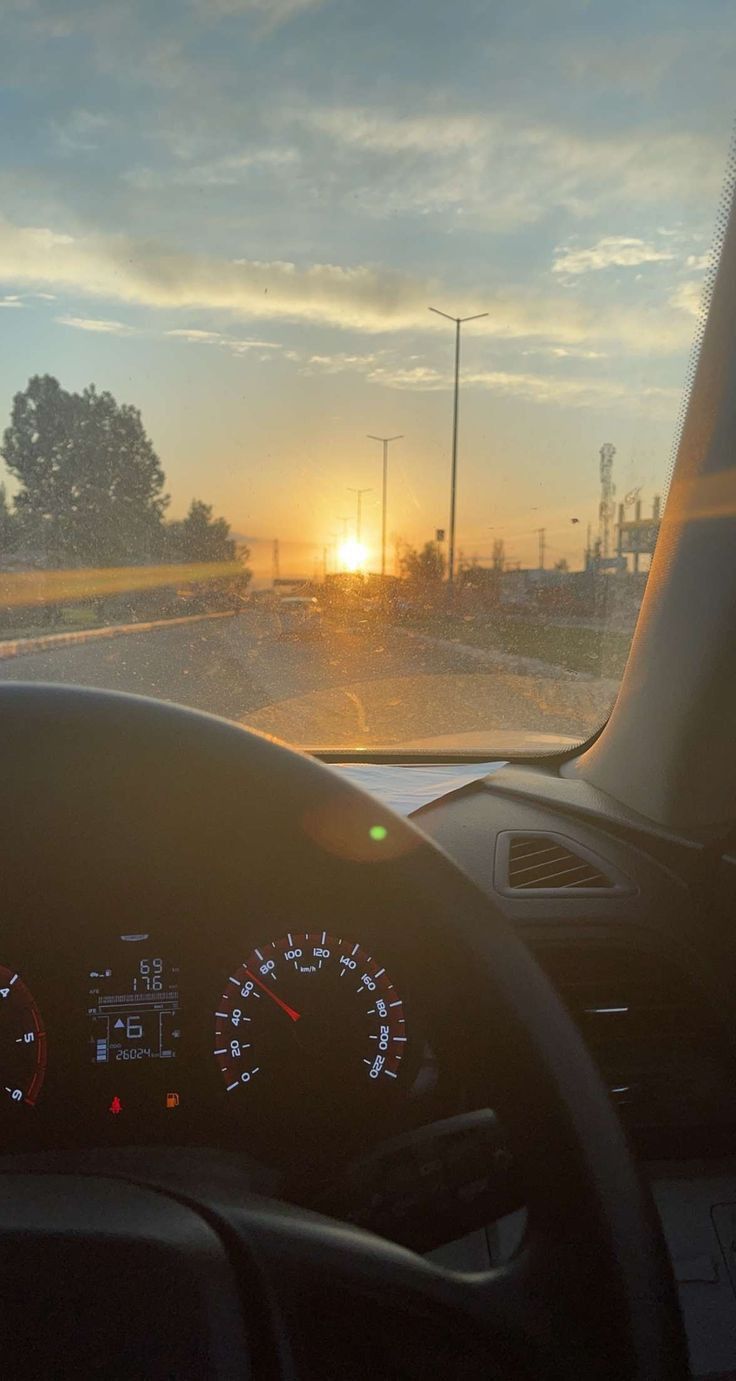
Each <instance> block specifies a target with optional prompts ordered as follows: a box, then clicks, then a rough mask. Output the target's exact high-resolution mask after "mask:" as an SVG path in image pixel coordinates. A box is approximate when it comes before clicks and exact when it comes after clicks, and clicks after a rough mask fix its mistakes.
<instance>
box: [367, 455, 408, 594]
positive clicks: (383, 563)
mask: <svg viewBox="0 0 736 1381" xmlns="http://www.w3.org/2000/svg"><path fill="white" fill-rule="evenodd" d="M402 436H403V433H401V432H400V433H399V434H398V436H373V435H372V433H371V432H368V440H369V441H380V443H381V445H382V446H383V489H382V491H381V493H382V498H381V579H383V577H384V576H385V574H386V492H387V483H388V448H389V444H390V442H392V441H401V440H402Z"/></svg>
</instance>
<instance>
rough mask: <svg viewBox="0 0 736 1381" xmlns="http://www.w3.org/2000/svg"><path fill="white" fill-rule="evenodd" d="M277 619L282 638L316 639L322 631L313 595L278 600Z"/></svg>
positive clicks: (320, 619) (318, 609) (320, 614)
mask: <svg viewBox="0 0 736 1381" xmlns="http://www.w3.org/2000/svg"><path fill="white" fill-rule="evenodd" d="M278 619H279V624H280V634H281V637H284V638H289V637H292V638H299V637H302V638H309V637H316V636H317V634H318V633H320V632H321V629H322V611H321V609H320V607H319V604H318V603H317V600H316V599H315V598H314V596H313V595H288V596H287V597H286V599H280V600H279V604H278Z"/></svg>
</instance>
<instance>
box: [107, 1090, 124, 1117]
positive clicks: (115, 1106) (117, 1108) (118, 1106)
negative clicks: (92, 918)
mask: <svg viewBox="0 0 736 1381" xmlns="http://www.w3.org/2000/svg"><path fill="white" fill-rule="evenodd" d="M107 1111H108V1112H111V1113H112V1114H113V1115H114V1116H115V1117H117V1114H118V1113H119V1112H122V1111H123V1105H122V1103H121V1102H120V1099H119V1098H118V1096H117V1094H115V1097H114V1098H113V1100H112V1103H111V1104H110V1106H109V1108H108V1110H107Z"/></svg>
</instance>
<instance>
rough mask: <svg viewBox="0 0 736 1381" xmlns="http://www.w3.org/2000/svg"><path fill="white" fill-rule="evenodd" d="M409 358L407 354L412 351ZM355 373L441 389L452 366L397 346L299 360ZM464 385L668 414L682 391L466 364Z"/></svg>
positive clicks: (389, 384) (540, 399) (391, 383)
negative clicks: (403, 353) (416, 357)
mask: <svg viewBox="0 0 736 1381" xmlns="http://www.w3.org/2000/svg"><path fill="white" fill-rule="evenodd" d="M410 358H411V357H410ZM315 371H319V372H321V373H326V374H342V373H357V374H360V375H362V376H363V377H364V378H365V379H367V381H368V382H369V383H373V384H382V385H383V386H384V387H386V388H395V389H400V390H402V391H409V392H421V393H439V392H446V391H449V390H450V389H451V388H452V387H453V384H454V376H453V373H452V371H451V370H450V369H438V368H437V367H436V366H433V365H431V364H428V363H419V364H413V365H412V364H406V363H404V362H403V361H402V360H401V358H400V357H399V355H398V353H397V352H393V351H388V350H379V351H376V352H372V353H367V354H363V355H360V354H349V353H347V352H342V351H338V352H337V353H335V354H334V355H311V356H309V357H307V358H306V359H305V360H304V362H303V367H302V373H307V374H310V373H314V372H315ZM463 388H470V389H481V390H483V391H485V392H489V393H496V394H499V395H501V396H503V397H506V398H516V399H520V400H522V401H524V402H529V403H534V404H538V405H547V406H553V407H569V408H601V407H612V406H617V407H621V406H624V407H625V408H626V410H627V411H630V412H632V411H633V412H646V413H648V414H649V415H656V416H662V417H665V418H668V419H669V418H672V417H673V416H674V412H673V410H674V409H676V407H677V404H678V402H679V400H680V396H681V395H680V391H679V390H678V389H674V388H664V387H656V386H648V387H640V388H636V387H632V385H631V383H630V382H629V381H628V380H621V379H615V378H611V377H604V378H595V377H590V378H584V377H576V376H573V375H565V374H559V373H554V374H535V373H532V372H524V371H519V372H517V371H511V370H499V369H475V370H474V369H465V370H464V371H463Z"/></svg>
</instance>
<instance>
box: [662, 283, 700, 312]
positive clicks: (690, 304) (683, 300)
mask: <svg viewBox="0 0 736 1381" xmlns="http://www.w3.org/2000/svg"><path fill="white" fill-rule="evenodd" d="M702 302H703V281H702V279H701V278H691V279H688V280H687V281H686V282H684V283H680V285H679V287H677V288H676V289H675V291H674V292H673V294H672V296H671V298H670V306H672V307H674V308H675V309H676V311H678V312H685V313H687V315H688V316H691V317H699V316H700V309H701V306H702Z"/></svg>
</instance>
